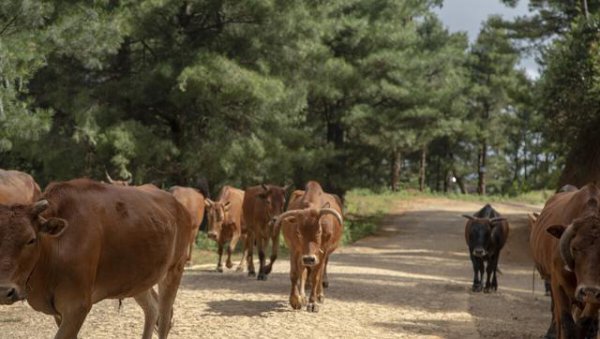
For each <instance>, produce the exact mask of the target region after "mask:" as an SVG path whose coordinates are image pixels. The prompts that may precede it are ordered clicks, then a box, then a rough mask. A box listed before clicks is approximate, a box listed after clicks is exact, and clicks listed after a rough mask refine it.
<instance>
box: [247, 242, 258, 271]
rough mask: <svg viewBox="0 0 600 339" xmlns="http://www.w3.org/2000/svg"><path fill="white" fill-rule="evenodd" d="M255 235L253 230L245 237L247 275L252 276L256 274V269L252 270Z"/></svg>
mask: <svg viewBox="0 0 600 339" xmlns="http://www.w3.org/2000/svg"><path fill="white" fill-rule="evenodd" d="M255 237H256V235H255V234H254V232H249V233H248V236H247V238H246V252H247V257H246V260H247V261H248V276H249V277H254V276H256V271H255V270H254V258H253V255H254V238H255Z"/></svg>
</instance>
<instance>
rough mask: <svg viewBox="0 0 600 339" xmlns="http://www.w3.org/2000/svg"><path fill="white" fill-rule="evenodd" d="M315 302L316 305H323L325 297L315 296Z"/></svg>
mask: <svg viewBox="0 0 600 339" xmlns="http://www.w3.org/2000/svg"><path fill="white" fill-rule="evenodd" d="M317 302H318V303H321V304H322V303H324V302H325V296H324V295H319V296H317Z"/></svg>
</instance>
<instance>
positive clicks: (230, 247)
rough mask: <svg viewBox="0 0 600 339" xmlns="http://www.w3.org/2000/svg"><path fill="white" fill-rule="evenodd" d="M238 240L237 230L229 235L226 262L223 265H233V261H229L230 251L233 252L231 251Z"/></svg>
mask: <svg viewBox="0 0 600 339" xmlns="http://www.w3.org/2000/svg"><path fill="white" fill-rule="evenodd" d="M239 240H240V234H239V232H234V233H233V236H232V237H231V240H230V241H229V246H227V262H226V263H225V266H227V268H232V267H233V263H232V262H231V253H233V251H234V250H235V246H236V245H237V243H238V241H239Z"/></svg>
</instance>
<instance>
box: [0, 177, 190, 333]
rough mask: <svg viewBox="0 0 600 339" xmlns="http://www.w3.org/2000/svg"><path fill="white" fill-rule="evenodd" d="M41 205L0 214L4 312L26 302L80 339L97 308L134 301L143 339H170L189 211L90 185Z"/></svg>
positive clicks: (48, 196)
mask: <svg viewBox="0 0 600 339" xmlns="http://www.w3.org/2000/svg"><path fill="white" fill-rule="evenodd" d="M41 199H42V200H40V201H38V202H36V203H33V204H27V205H14V206H4V205H0V239H2V240H0V262H2V263H3V264H2V265H1V266H0V304H12V303H14V302H16V301H19V300H27V302H28V303H29V305H31V307H32V308H33V309H35V310H36V311H39V312H43V313H45V314H49V315H52V316H54V319H55V320H56V324H57V325H58V332H57V333H56V337H55V338H56V339H73V338H77V334H78V333H79V330H80V328H81V326H82V325H83V323H84V321H85V318H86V316H87V314H88V312H89V311H90V309H91V308H92V305H93V304H95V303H97V302H99V301H101V300H103V299H123V298H128V297H133V298H134V299H135V301H136V302H137V303H138V304H139V305H140V306H141V308H142V309H143V311H144V331H143V336H142V338H143V339H150V338H152V333H153V331H154V328H155V326H156V325H158V337H159V338H161V339H164V338H167V335H168V333H169V330H170V326H171V318H172V316H173V302H174V300H175V296H176V294H177V290H178V288H179V283H180V281H181V276H182V274H183V270H184V266H185V262H186V258H187V245H188V244H189V241H190V235H191V228H192V223H191V220H190V217H189V214H188V213H187V211H185V209H184V208H183V206H182V205H181V204H180V203H178V202H177V200H175V198H174V197H173V196H172V195H171V194H169V193H167V192H164V191H161V190H152V191H148V192H145V191H141V190H138V189H134V188H129V187H119V186H114V185H107V184H103V183H99V182H94V181H91V180H87V179H76V180H71V181H67V182H62V183H54V184H51V185H50V186H49V187H48V188H47V189H46V191H45V192H44V194H43V196H42V197H41ZM157 284H158V293H157V292H155V290H154V289H153V286H154V285H157Z"/></svg>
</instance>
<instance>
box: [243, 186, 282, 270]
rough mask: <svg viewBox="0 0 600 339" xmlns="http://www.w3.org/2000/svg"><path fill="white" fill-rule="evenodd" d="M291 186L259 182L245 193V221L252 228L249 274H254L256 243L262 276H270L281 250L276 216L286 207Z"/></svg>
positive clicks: (249, 230)
mask: <svg viewBox="0 0 600 339" xmlns="http://www.w3.org/2000/svg"><path fill="white" fill-rule="evenodd" d="M287 189H288V186H285V187H281V186H275V185H264V184H263V185H259V186H253V187H248V188H247V189H246V193H245V195H244V203H243V207H242V209H243V211H244V221H245V222H246V225H247V228H248V239H247V243H248V245H247V248H248V275H249V276H254V275H255V274H256V273H255V270H254V260H253V253H254V244H256V249H257V250H258V260H259V270H258V276H257V277H256V278H257V279H258V280H267V275H268V274H269V273H271V269H272V268H273V264H274V263H275V260H277V254H278V252H279V231H278V230H275V229H274V228H273V223H274V221H275V218H276V217H277V216H279V215H280V214H281V213H282V212H283V209H284V208H285V196H286V192H287ZM269 240H271V243H272V247H271V258H270V261H269V264H268V265H267V264H266V258H265V248H266V247H267V246H268V245H269Z"/></svg>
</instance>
